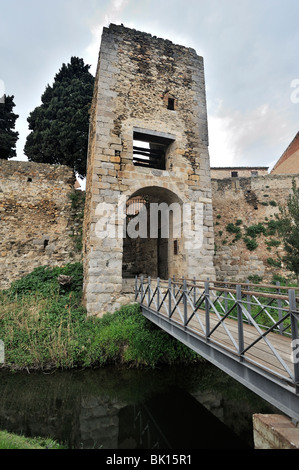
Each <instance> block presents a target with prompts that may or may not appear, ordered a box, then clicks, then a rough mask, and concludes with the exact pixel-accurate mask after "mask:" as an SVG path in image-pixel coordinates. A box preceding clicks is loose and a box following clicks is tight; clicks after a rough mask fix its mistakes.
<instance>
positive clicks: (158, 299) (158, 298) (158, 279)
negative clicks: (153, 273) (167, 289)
mask: <svg viewBox="0 0 299 470" xmlns="http://www.w3.org/2000/svg"><path fill="white" fill-rule="evenodd" d="M159 310H160V278H159V277H158V278H157V311H158V312H159Z"/></svg>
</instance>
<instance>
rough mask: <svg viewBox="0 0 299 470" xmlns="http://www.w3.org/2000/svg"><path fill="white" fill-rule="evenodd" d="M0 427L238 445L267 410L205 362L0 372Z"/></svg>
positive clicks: (79, 439) (146, 444) (93, 439)
mask: <svg viewBox="0 0 299 470" xmlns="http://www.w3.org/2000/svg"><path fill="white" fill-rule="evenodd" d="M0 380H1V383H0V429H6V430H8V431H11V432H15V433H20V434H23V435H26V436H29V437H32V436H50V437H52V438H54V439H57V440H58V441H60V442H64V443H66V444H67V446H68V447H71V448H75V449H80V448H81V449H94V448H96V449H99V448H102V449H155V448H156V449H187V448H188V449H223V448H224V449H226V448H231V449H239V448H241V449H242V448H247V447H248V446H249V447H251V446H252V414H253V413H261V412H262V413H266V412H267V413H269V412H273V409H271V407H270V406H269V405H268V404H267V403H265V402H264V401H263V400H261V399H259V398H258V397H257V396H256V395H255V394H253V393H251V392H249V391H247V390H246V389H245V388H244V387H242V386H241V385H239V384H238V383H236V382H235V381H234V380H232V379H231V378H229V377H228V376H227V375H225V374H223V373H222V372H220V371H219V370H218V369H215V368H214V367H212V366H211V365H202V366H196V367H188V368H165V369H160V370H155V371H151V370H122V369H116V368H105V369H99V370H92V371H90V370H88V371H72V372H56V373H54V374H42V373H34V374H27V373H26V374H25V373H21V374H20V373H17V374H11V373H8V372H3V371H2V372H0Z"/></svg>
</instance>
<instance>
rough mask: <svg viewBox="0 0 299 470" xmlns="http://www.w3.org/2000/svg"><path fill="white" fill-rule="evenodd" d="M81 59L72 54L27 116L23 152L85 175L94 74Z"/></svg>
mask: <svg viewBox="0 0 299 470" xmlns="http://www.w3.org/2000/svg"><path fill="white" fill-rule="evenodd" d="M89 68H90V66H89V65H85V64H84V61H83V59H79V58H78V57H72V58H71V61H70V63H69V64H67V65H65V64H63V65H62V67H61V69H60V70H59V72H58V73H57V74H56V76H55V79H54V83H53V86H49V85H47V87H46V90H45V92H44V93H43V95H42V97H41V101H42V104H41V105H40V106H38V107H36V108H35V109H34V110H33V111H32V112H31V113H30V115H29V117H28V119H27V121H28V123H29V129H30V130H31V132H30V134H29V135H28V137H27V140H26V144H25V148H24V152H25V154H26V155H27V157H28V160H29V161H34V162H40V163H52V164H61V165H67V166H70V167H72V168H74V171H76V172H78V173H79V175H80V176H82V177H84V176H85V174H86V159H87V146H88V131H89V109H90V104H91V100H92V95H93V87H94V77H93V76H92V75H91V73H90V72H89Z"/></svg>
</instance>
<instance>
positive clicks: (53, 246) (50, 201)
mask: <svg viewBox="0 0 299 470" xmlns="http://www.w3.org/2000/svg"><path fill="white" fill-rule="evenodd" d="M74 182H75V178H74V173H73V170H72V169H70V168H68V167H66V166H55V165H46V164H39V163H31V162H30V163H29V162H22V161H13V160H9V161H6V160H0V289H3V288H7V287H8V286H9V284H10V283H11V282H12V281H14V280H16V279H19V278H21V277H22V276H23V275H25V274H28V273H29V272H31V271H32V270H33V269H34V268H35V267H37V266H43V265H46V266H55V265H58V266H61V265H64V264H66V263H67V262H73V261H78V260H80V259H81V250H80V246H79V245H80V243H79V240H78V239H79V237H80V231H81V228H80V225H81V224H82V221H81V220H80V217H79V218H77V215H78V214H79V213H80V211H82V208H83V204H82V203H81V207H79V206H77V205H76V204H74V203H73V201H72V199H71V196H70V195H71V194H74V193H75V192H74V189H73V187H74ZM79 197H80V196H79Z"/></svg>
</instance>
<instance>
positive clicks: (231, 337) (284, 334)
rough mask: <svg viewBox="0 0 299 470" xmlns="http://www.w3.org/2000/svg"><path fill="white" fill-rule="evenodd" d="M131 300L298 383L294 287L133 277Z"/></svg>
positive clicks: (298, 316) (297, 299)
mask: <svg viewBox="0 0 299 470" xmlns="http://www.w3.org/2000/svg"><path fill="white" fill-rule="evenodd" d="M135 299H136V301H138V302H139V303H140V304H141V306H145V307H146V308H147V309H150V310H152V311H154V312H156V314H157V315H163V316H164V317H167V318H168V320H169V321H173V322H175V323H176V324H178V325H180V326H181V327H183V328H184V329H188V330H189V331H190V332H191V333H193V334H197V335H199V336H200V337H202V338H203V339H204V340H205V341H206V342H209V343H211V344H214V346H216V347H220V348H222V349H224V350H226V351H230V353H231V354H233V355H235V356H236V357H237V358H238V360H241V361H246V362H247V363H251V364H253V365H256V366H258V367H262V368H263V369H264V370H265V371H267V372H269V373H271V374H272V373H274V374H275V375H276V376H277V375H278V376H280V377H281V378H283V379H284V380H287V381H290V382H291V383H292V384H296V386H297V384H298V385H299V357H297V355H296V352H297V353H298V356H299V332H298V321H299V309H298V306H299V296H298V289H296V288H292V289H290V288H287V287H284V286H280V285H278V284H277V285H262V284H250V283H249V282H247V283H238V284H236V283H231V282H225V281H224V282H219V281H218V282H216V281H214V282H211V281H202V280H196V279H175V278H173V279H169V280H168V281H163V280H160V279H151V278H150V277H148V278H144V277H136V280H135ZM232 320H235V321H232ZM247 325H248V326H251V328H250V329H249V328H247ZM246 328H247V329H246ZM245 329H246V330H245ZM273 333H276V335H275V336H273ZM273 338H275V341H273ZM279 338H281V340H279Z"/></svg>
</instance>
